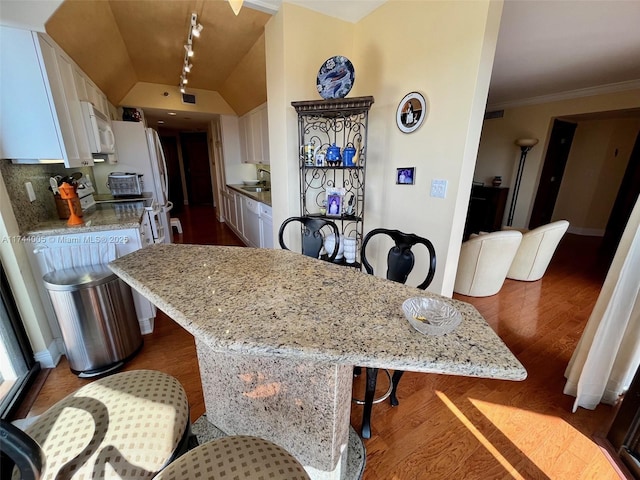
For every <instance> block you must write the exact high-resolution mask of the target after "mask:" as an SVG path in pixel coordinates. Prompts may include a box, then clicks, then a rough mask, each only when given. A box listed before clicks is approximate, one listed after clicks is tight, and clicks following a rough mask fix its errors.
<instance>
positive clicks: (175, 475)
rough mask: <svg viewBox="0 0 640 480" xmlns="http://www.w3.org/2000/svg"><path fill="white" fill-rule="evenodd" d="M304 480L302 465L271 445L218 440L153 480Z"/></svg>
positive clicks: (261, 441) (247, 440)
mask: <svg viewBox="0 0 640 480" xmlns="http://www.w3.org/2000/svg"><path fill="white" fill-rule="evenodd" d="M227 477H228V478H234V479H238V480H241V479H242V480H244V479H246V480H260V479H268V478H274V479H278V480H308V479H309V475H307V472H305V470H304V468H303V467H302V465H301V464H300V463H299V462H298V461H297V460H296V459H295V458H294V457H293V456H292V455H291V454H290V453H289V452H287V451H286V450H284V449H283V448H281V447H279V446H278V445H276V444H275V443H271V442H269V441H267V440H264V439H262V438H257V437H251V436H245V435H237V436H230V437H222V438H218V439H216V440H212V441H210V442H207V443H205V444H204V445H200V446H199V447H196V448H194V449H193V450H190V451H189V452H188V453H186V454H184V455H183V456H182V457H180V458H178V459H177V460H175V461H174V462H173V463H172V464H171V465H169V466H168V467H167V468H165V469H164V470H162V471H161V472H160V473H158V475H156V476H155V477H154V478H153V480H185V479H188V478H202V479H214V478H227Z"/></svg>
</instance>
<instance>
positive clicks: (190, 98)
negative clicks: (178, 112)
mask: <svg viewBox="0 0 640 480" xmlns="http://www.w3.org/2000/svg"><path fill="white" fill-rule="evenodd" d="M182 103H190V104H191V105H195V104H196V96H195V95H192V94H190V93H183V94H182Z"/></svg>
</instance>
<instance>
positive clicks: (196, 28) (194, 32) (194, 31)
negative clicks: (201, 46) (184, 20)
mask: <svg viewBox="0 0 640 480" xmlns="http://www.w3.org/2000/svg"><path fill="white" fill-rule="evenodd" d="M203 28H204V27H203V26H202V24H200V23H199V24H197V25H194V26H193V27H192V28H191V34H192V35H193V36H194V37H199V36H200V32H202V29H203Z"/></svg>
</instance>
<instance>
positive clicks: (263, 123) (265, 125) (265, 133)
mask: <svg viewBox="0 0 640 480" xmlns="http://www.w3.org/2000/svg"><path fill="white" fill-rule="evenodd" d="M260 127H261V128H260V137H261V141H262V145H261V147H262V163H267V164H268V163H270V157H269V116H268V112H267V106H266V105H265V106H264V108H263V109H261V110H260Z"/></svg>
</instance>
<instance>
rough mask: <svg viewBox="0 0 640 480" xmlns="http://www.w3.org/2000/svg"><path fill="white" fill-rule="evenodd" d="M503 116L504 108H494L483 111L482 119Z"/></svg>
mask: <svg viewBox="0 0 640 480" xmlns="http://www.w3.org/2000/svg"><path fill="white" fill-rule="evenodd" d="M502 117H504V110H494V111H493V112H484V119H485V120H490V119H492V118H502Z"/></svg>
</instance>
